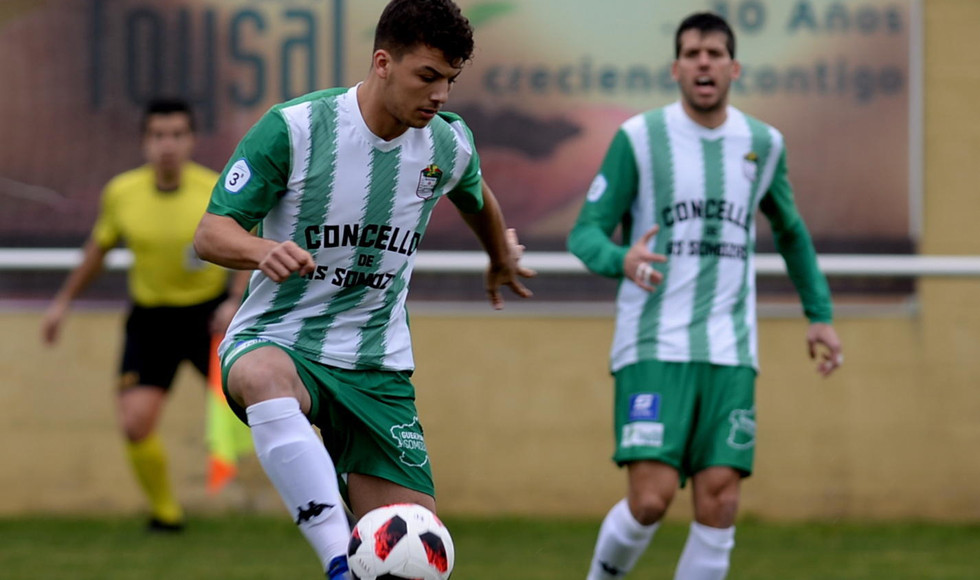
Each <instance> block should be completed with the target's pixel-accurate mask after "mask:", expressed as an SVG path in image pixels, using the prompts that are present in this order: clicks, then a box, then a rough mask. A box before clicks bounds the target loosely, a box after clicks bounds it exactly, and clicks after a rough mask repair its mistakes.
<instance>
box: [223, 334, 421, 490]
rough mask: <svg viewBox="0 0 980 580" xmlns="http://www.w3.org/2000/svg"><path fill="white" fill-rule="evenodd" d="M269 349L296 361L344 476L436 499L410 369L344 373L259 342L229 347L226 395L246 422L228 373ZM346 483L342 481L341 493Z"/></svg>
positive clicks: (322, 432)
mask: <svg viewBox="0 0 980 580" xmlns="http://www.w3.org/2000/svg"><path fill="white" fill-rule="evenodd" d="M241 342H246V341H241ZM241 342H240V343H239V344H241ZM265 346H275V347H277V348H280V349H282V350H283V351H284V352H285V353H286V354H288V355H289V356H290V357H291V358H292V359H293V364H294V365H296V372H297V373H298V374H299V377H300V380H302V381H303V385H305V386H306V390H307V391H308V392H309V393H310V399H311V401H312V405H311V407H310V414H309V416H310V421H311V422H312V423H313V424H314V425H316V426H317V427H318V428H319V429H320V436H321V437H322V438H323V443H324V445H325V446H326V448H327V451H328V452H329V453H330V457H331V459H333V461H334V465H335V466H336V468H337V473H338V474H346V473H361V474H364V475H373V476H375V477H380V478H382V479H386V480H388V481H392V482H394V483H397V484H398V485H401V486H403V487H407V488H409V489H413V490H416V491H420V492H422V493H425V494H428V495H431V496H435V486H434V485H433V482H432V467H431V465H429V453H428V450H427V449H426V446H425V439H424V437H423V434H422V425H421V423H419V417H418V411H417V410H416V409H415V387H414V386H413V385H412V381H411V376H412V373H411V372H410V371H378V370H348V369H340V368H337V367H331V366H328V365H324V364H322V363H319V362H316V361H311V360H309V359H307V358H305V357H303V356H300V355H299V354H297V353H295V352H292V351H291V350H289V349H287V348H283V347H281V346H279V345H277V344H274V343H272V342H268V341H264V340H261V339H259V340H254V344H250V345H248V346H246V347H244V348H240V349H239V348H232V349H229V350H228V353H234V354H233V356H232V357H231V358H227V357H226V358H225V359H224V360H222V361H221V375H222V376H221V378H222V383H223V384H224V389H225V396H226V397H227V398H228V403H229V405H231V408H232V410H234V411H235V414H236V415H238V417H239V418H240V419H241V420H242V421H245V422H247V420H246V414H245V410H244V409H242V408H241V406H239V405H238V404H236V403H235V402H234V401H233V400H232V399H231V398H230V397H228V380H227V379H228V371H229V369H231V366H232V365H233V364H235V361H236V360H237V359H238V357H240V356H241V355H243V354H245V353H247V352H249V351H252V350H255V349H257V348H261V347H265ZM344 484H345V482H344V481H343V480H341V489H344V488H345V487H346V486H345V485H344Z"/></svg>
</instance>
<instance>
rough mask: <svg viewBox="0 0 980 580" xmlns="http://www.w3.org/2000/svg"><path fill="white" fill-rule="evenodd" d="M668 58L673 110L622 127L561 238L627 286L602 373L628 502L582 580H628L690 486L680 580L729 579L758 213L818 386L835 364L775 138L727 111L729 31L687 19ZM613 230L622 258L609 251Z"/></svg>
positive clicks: (745, 458) (743, 453)
mask: <svg viewBox="0 0 980 580" xmlns="http://www.w3.org/2000/svg"><path fill="white" fill-rule="evenodd" d="M675 45H676V46H675V50H676V60H675V61H674V64H673V69H672V70H673V76H674V78H675V79H676V80H677V82H678V85H679V86H680V91H681V99H680V102H678V103H674V104H672V105H668V106H667V107H664V108H662V109H656V110H653V111H648V112H646V113H643V114H640V115H637V116H635V117H633V118H631V119H629V120H627V121H626V122H625V123H624V124H623V125H622V127H621V128H620V130H619V132H618V133H617V134H616V136H615V137H614V139H613V141H612V144H611V145H610V147H609V151H608V152H607V154H606V158H605V160H604V161H603V164H602V167H601V169H600V170H599V174H598V175H597V176H596V178H595V180H594V181H593V183H592V186H591V188H590V189H589V192H588V194H587V198H586V201H585V204H584V206H583V208H582V211H581V214H580V215H579V219H578V222H577V223H576V225H575V227H574V229H573V230H572V232H571V234H570V235H569V240H568V246H569V249H570V250H571V251H572V253H574V254H575V255H576V256H578V257H579V258H580V259H581V260H582V261H583V262H584V263H585V265H586V266H587V267H588V268H589V269H590V270H592V271H593V272H596V273H598V274H602V275H605V276H611V277H617V278H625V279H624V280H623V282H622V284H621V285H620V287H619V293H618V296H617V312H618V314H617V319H616V330H615V335H614V339H613V345H612V361H611V369H612V372H613V374H614V376H615V385H616V396H615V427H616V452H615V454H614V456H613V459H614V460H615V461H616V463H618V464H619V465H621V466H622V465H625V466H626V467H627V471H628V478H629V492H628V496H627V497H626V498H625V499H624V500H622V501H621V502H619V503H618V504H617V505H616V506H614V507H613V508H612V510H611V511H610V512H609V514H608V515H607V516H606V518H605V520H604V521H603V523H602V526H601V528H600V530H599V538H598V541H597V543H596V547H595V554H594V556H593V560H592V565H591V569H590V571H589V575H588V580H603V579H610V578H620V577H622V576H624V575H626V573H627V572H628V571H629V570H631V569H632V568H633V566H634V565H635V563H636V561H637V559H639V557H640V555H641V554H642V553H643V551H644V550H645V549H646V547H647V545H648V544H649V542H650V540H651V539H652V537H653V534H654V532H655V531H656V529H657V526H658V525H659V522H660V520H661V518H662V517H663V515H664V514H665V513H666V511H667V508H668V507H669V506H670V503H671V501H672V500H673V498H674V493H675V491H676V490H677V487H678V484H681V485H683V484H684V482H685V481H686V479H688V478H691V480H692V483H693V495H694V519H695V521H694V522H692V524H691V529H690V533H689V535H688V539H687V544H686V545H685V547H684V551H683V553H682V555H681V559H680V563H679V564H678V566H677V572H676V575H675V578H676V579H678V580H720V579H722V578H724V577H725V575H726V574H727V572H728V565H729V555H730V553H731V550H732V547H733V546H734V543H735V527H734V524H735V513H736V509H737V507H738V497H739V482H740V480H741V478H743V477H747V476H748V475H749V474H750V473H751V471H752V462H753V453H754V449H755V378H756V369H757V368H758V357H757V337H756V316H755V271H754V269H753V266H752V260H753V253H754V248H755V224H754V223H753V220H754V217H755V215H756V210H757V209H761V210H762V212H763V213H764V214H765V215H766V217H767V218H769V221H770V223H771V224H772V230H773V236H774V237H775V242H776V247H777V249H778V250H779V252H780V254H782V256H783V258H784V259H785V261H786V266H787V268H788V270H789V275H790V278H791V279H792V280H793V283H794V284H795V286H796V289H797V291H798V292H799V294H800V298H801V300H802V302H803V309H804V312H805V314H806V316H807V318H808V319H809V320H810V322H811V325H810V328H809V330H808V331H807V335H806V340H807V343H808V345H809V349H810V356H811V357H813V358H816V357H818V356H819V358H820V361H819V364H818V371H819V372H820V373H821V374H823V375H829V374H830V373H832V372H833V371H834V369H836V368H837V367H838V366H839V365H840V364H841V362H842V361H843V358H842V354H841V343H840V340H839V339H838V337H837V334H836V332H835V331H834V329H833V327H832V326H831V325H830V322H831V317H832V305H831V299H830V291H829V289H828V286H827V281H826V279H825V278H824V276H823V274H821V272H820V271H819V269H818V267H817V261H816V253H815V251H814V248H813V244H812V242H811V240H810V235H809V233H808V232H807V229H806V226H805V225H804V223H803V220H802V219H801V218H800V216H799V214H798V213H797V211H796V207H795V204H794V202H793V192H792V190H791V188H790V184H789V181H788V179H787V174H786V150H785V146H784V143H783V137H782V135H781V134H780V133H779V132H778V131H777V130H776V129H774V128H772V127H770V126H768V125H766V124H764V123H761V122H760V121H757V120H756V119H753V118H751V117H749V116H747V115H745V114H743V113H742V112H741V111H739V110H737V109H735V108H733V107H730V106H728V89H729V86H730V85H731V82H732V81H733V80H735V79H736V78H737V77H738V75H739V64H738V62H737V61H735V60H734V58H735V38H734V35H733V34H732V31H731V29H730V28H729V26H728V24H727V23H726V22H725V21H724V20H723V19H721V18H719V17H718V16H715V15H713V14H707V13H700V14H694V15H692V16H690V17H688V18H687V19H686V20H684V21H683V22H682V23H681V25H680V26H679V27H678V29H677V33H676V37H675ZM620 224H622V225H623V231H624V239H625V240H628V242H626V246H628V247H624V246H620V245H618V244H616V243H614V242H613V241H612V240H611V239H610V236H611V235H612V234H613V231H614V230H615V229H616V227H617V225H620ZM818 351H820V352H818Z"/></svg>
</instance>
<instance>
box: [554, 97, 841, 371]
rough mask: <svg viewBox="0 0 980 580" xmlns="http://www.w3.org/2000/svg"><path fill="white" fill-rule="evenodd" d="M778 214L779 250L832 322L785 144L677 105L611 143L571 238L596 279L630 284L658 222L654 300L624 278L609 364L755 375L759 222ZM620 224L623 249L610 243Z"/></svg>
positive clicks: (646, 117) (808, 308)
mask: <svg viewBox="0 0 980 580" xmlns="http://www.w3.org/2000/svg"><path fill="white" fill-rule="evenodd" d="M757 209H761V210H762V212H763V213H764V214H765V215H766V216H767V217H768V218H769V220H770V222H771V224H772V229H773V234H774V236H775V241H776V246H777V249H778V250H779V252H780V253H781V254H782V255H783V258H784V259H785V260H786V263H787V269H788V271H789V273H790V277H791V279H792V280H793V282H794V284H795V286H796V288H797V291H798V292H799V293H800V297H801V300H802V302H803V306H804V312H805V314H806V315H807V317H808V318H809V319H810V320H811V321H813V322H830V319H831V316H832V306H831V301H830V291H829V288H828V286H827V281H826V278H825V277H824V276H823V274H822V273H821V272H820V271H819V269H818V267H817V261H816V252H815V251H814V248H813V243H812V241H811V239H810V236H809V234H808V233H807V230H806V225H805V224H804V223H803V220H802V219H801V218H800V216H799V213H798V212H797V210H796V206H795V203H794V201H793V191H792V188H791V187H790V184H789V180H788V178H787V173H786V151H785V145H784V143H783V136H782V135H781V134H780V133H779V131H777V130H776V129H774V128H773V127H770V126H769V125H766V124H765V123H762V122H760V121H758V120H756V119H753V118H752V117H749V116H748V115H745V114H743V113H742V112H741V111H739V110H737V109H735V108H734V107H729V108H728V118H727V120H726V122H725V123H724V124H723V125H721V126H720V127H717V128H715V129H708V128H706V127H703V126H701V125H699V124H697V123H695V122H694V121H693V120H692V119H691V118H690V117H688V116H687V114H686V113H685V112H684V109H683V107H682V106H681V104H680V103H679V102H678V103H674V104H671V105H668V106H667V107H664V108H661V109H655V110H652V111H648V112H646V113H643V114H640V115H637V116H635V117H633V118H631V119H629V120H627V121H626V122H625V123H624V124H623V125H622V126H621V127H620V129H619V131H618V132H617V134H616V136H615V137H614V139H613V141H612V144H611V145H610V147H609V150H608V152H607V154H606V158H605V160H604V161H603V164H602V167H601V169H600V171H599V173H598V175H596V177H595V180H594V181H593V183H592V185H591V187H590V188H589V191H588V194H587V196H586V201H585V204H584V206H583V208H582V211H581V214H580V215H579V218H578V221H577V223H576V225H575V227H574V229H573V230H572V232H571V234H570V235H569V241H568V243H569V249H570V250H571V251H572V253H574V254H575V255H576V256H578V257H579V258H580V259H581V260H582V261H583V263H584V264H585V265H586V266H587V267H588V268H589V269H590V270H592V271H593V272H596V273H598V274H602V275H605V276H610V277H623V258H624V257H625V255H626V252H627V250H628V249H629V246H630V245H632V244H633V243H635V242H636V241H637V240H638V239H639V238H640V237H641V236H642V235H643V234H644V233H645V232H646V231H647V230H649V229H650V228H651V227H652V226H653V225H654V224H658V225H659V227H660V231H659V233H657V235H656V236H655V238H654V240H653V242H652V248H651V249H652V250H653V251H654V252H657V253H660V254H664V255H666V256H667V263H666V264H654V267H655V268H657V270H659V271H660V272H662V273H663V274H664V280H663V283H662V284H661V285H660V286H659V287H658V288H657V290H656V291H655V292H652V293H649V292H647V291H645V290H643V289H642V288H640V287H639V286H637V285H636V284H634V283H633V282H632V280H630V279H628V278H625V277H623V280H622V282H621V284H620V286H619V290H618V294H617V298H616V302H617V305H616V306H617V315H616V330H615V334H614V338H613V346H612V354H611V368H612V370H613V371H616V370H618V369H620V368H622V367H624V366H626V365H629V364H632V363H635V362H637V361H640V360H651V359H653V360H663V361H678V362H685V361H700V362H710V363H714V364H719V365H737V366H752V367H754V368H758V347H757V332H756V301H755V269H754V266H753V259H754V254H755V232H756V227H755V220H754V216H755V214H756V210H757ZM619 225H622V227H623V240H624V241H623V244H622V245H619V244H616V243H615V242H613V241H612V239H611V236H612V235H613V233H614V231H615V229H616V228H617V226H619Z"/></svg>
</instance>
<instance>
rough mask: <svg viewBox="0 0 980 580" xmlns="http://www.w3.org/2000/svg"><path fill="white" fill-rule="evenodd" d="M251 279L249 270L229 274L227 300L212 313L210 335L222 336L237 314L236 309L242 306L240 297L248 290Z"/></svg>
mask: <svg viewBox="0 0 980 580" xmlns="http://www.w3.org/2000/svg"><path fill="white" fill-rule="evenodd" d="M251 277H252V272H251V271H250V270H236V271H234V272H232V274H231V283H230V284H228V298H226V299H225V300H224V302H222V303H221V304H220V305H219V306H218V308H217V309H215V311H214V315H213V316H212V317H211V334H215V335H223V334H224V333H225V331H226V330H228V325H229V324H231V319H232V318H234V316H235V313H236V312H238V307H239V306H241V305H242V297H243V296H244V295H245V290H246V289H247V288H248V281H249V279H251Z"/></svg>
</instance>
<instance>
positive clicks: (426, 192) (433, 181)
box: [415, 163, 442, 199]
mask: <svg viewBox="0 0 980 580" xmlns="http://www.w3.org/2000/svg"><path fill="white" fill-rule="evenodd" d="M440 178H442V169H439V166H438V165H436V164H434V163H433V164H432V165H429V166H428V167H426V168H425V169H423V170H422V172H421V173H420V175H419V186H418V188H417V189H416V190H415V195H417V196H419V197H421V198H422V199H429V198H430V197H432V195H433V194H434V193H435V191H436V186H437V185H439V179H440Z"/></svg>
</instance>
